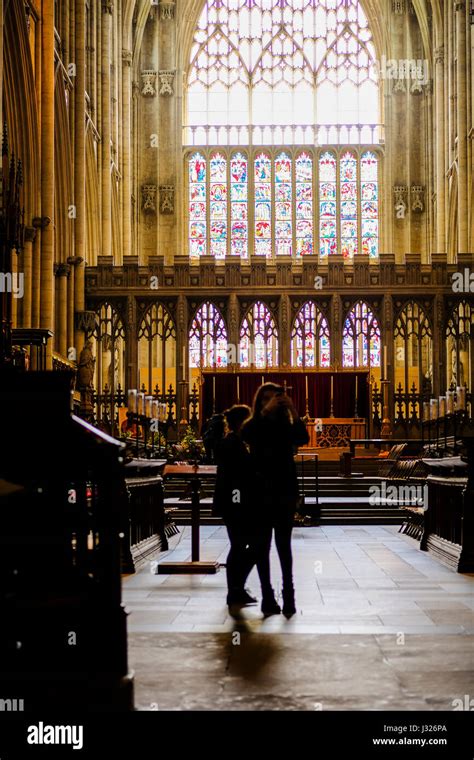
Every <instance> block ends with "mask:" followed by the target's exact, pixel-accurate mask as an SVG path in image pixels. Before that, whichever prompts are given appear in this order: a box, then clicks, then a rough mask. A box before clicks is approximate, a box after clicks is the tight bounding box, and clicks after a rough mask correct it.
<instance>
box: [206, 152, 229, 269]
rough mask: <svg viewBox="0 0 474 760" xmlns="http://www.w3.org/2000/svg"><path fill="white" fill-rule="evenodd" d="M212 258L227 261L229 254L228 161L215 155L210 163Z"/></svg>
mask: <svg viewBox="0 0 474 760" xmlns="http://www.w3.org/2000/svg"><path fill="white" fill-rule="evenodd" d="M210 170H211V171H210V207H209V220H210V237H211V256H215V258H216V259H225V256H226V252H227V161H226V159H225V157H224V156H223V155H222V154H221V153H215V154H214V155H213V156H212V158H211V161H210Z"/></svg>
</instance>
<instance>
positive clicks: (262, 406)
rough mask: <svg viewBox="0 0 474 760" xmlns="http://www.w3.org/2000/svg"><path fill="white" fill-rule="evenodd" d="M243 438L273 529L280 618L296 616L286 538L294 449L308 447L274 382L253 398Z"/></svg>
mask: <svg viewBox="0 0 474 760" xmlns="http://www.w3.org/2000/svg"><path fill="white" fill-rule="evenodd" d="M242 438H243V440H244V441H246V442H247V443H248V444H249V447H250V453H251V454H252V456H253V460H254V467H255V470H256V481H257V492H258V500H257V502H256V504H257V509H261V510H262V513H263V518H264V524H265V525H266V526H267V527H268V528H269V529H270V532H271V529H272V528H273V530H274V532H275V544H276V548H277V552H278V556H279V559H280V565H281V572H282V578H283V614H284V615H285V616H286V617H291V616H292V615H294V614H295V612H296V607H295V595H294V587H293V557H292V553H291V533H292V529H293V523H294V517H295V512H296V506H297V499H298V481H297V476H296V465H295V460H294V455H295V454H296V451H297V447H298V446H303V445H305V444H306V443H308V440H309V436H308V433H307V430H306V427H305V424H304V422H303V421H302V420H301V419H300V417H299V415H298V412H297V410H296V409H295V407H294V405H293V402H292V401H291V399H290V398H289V397H288V396H287V395H286V393H285V390H284V388H283V387H282V386H280V385H276V384H275V383H264V384H263V385H261V386H260V388H259V389H258V391H257V393H256V395H255V399H254V405H253V415H252V417H251V419H250V420H249V421H248V422H246V424H245V425H244V427H243V428H242ZM269 548H270V547H269ZM266 602H268V606H269V607H270V608H271V607H272V606H273V604H272V599H271V598H270V599H268V600H265V599H264V600H263V601H262V612H264V614H265V607H266V606H267V605H266ZM273 602H274V598H273ZM275 604H276V602H275ZM274 611H275V612H276V610H274ZM278 611H279V610H278ZM270 614H273V613H270Z"/></svg>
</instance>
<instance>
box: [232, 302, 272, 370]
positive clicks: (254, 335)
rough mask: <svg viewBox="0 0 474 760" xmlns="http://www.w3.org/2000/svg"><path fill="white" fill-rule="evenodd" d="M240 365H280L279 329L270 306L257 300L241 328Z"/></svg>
mask: <svg viewBox="0 0 474 760" xmlns="http://www.w3.org/2000/svg"><path fill="white" fill-rule="evenodd" d="M240 366H241V367H256V368H257V369H266V368H267V367H278V330H277V326H276V324H275V320H274V318H273V316H272V314H271V312H270V309H269V308H268V306H266V305H265V304H264V303H263V302H262V301H257V302H256V303H254V304H253V306H252V308H251V309H250V310H249V311H248V313H247V314H246V316H245V317H244V320H243V322H242V327H241V329H240Z"/></svg>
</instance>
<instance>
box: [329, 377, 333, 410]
mask: <svg viewBox="0 0 474 760" xmlns="http://www.w3.org/2000/svg"><path fill="white" fill-rule="evenodd" d="M329 416H330V417H334V375H331V411H330V413H329Z"/></svg>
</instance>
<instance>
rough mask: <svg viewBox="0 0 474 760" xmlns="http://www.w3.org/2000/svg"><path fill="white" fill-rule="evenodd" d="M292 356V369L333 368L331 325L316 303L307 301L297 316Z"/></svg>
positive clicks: (294, 326)
mask: <svg viewBox="0 0 474 760" xmlns="http://www.w3.org/2000/svg"><path fill="white" fill-rule="evenodd" d="M290 355H291V366H292V367H301V368H303V369H306V367H330V366H331V350H330V336H329V324H328V320H327V316H326V314H325V313H324V311H323V310H322V309H321V307H320V306H319V304H317V303H316V302H315V301H306V303H304V304H303V306H302V307H301V308H300V309H299V311H298V312H297V314H296V316H295V319H294V322H293V329H292V331H291V351H290Z"/></svg>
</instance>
